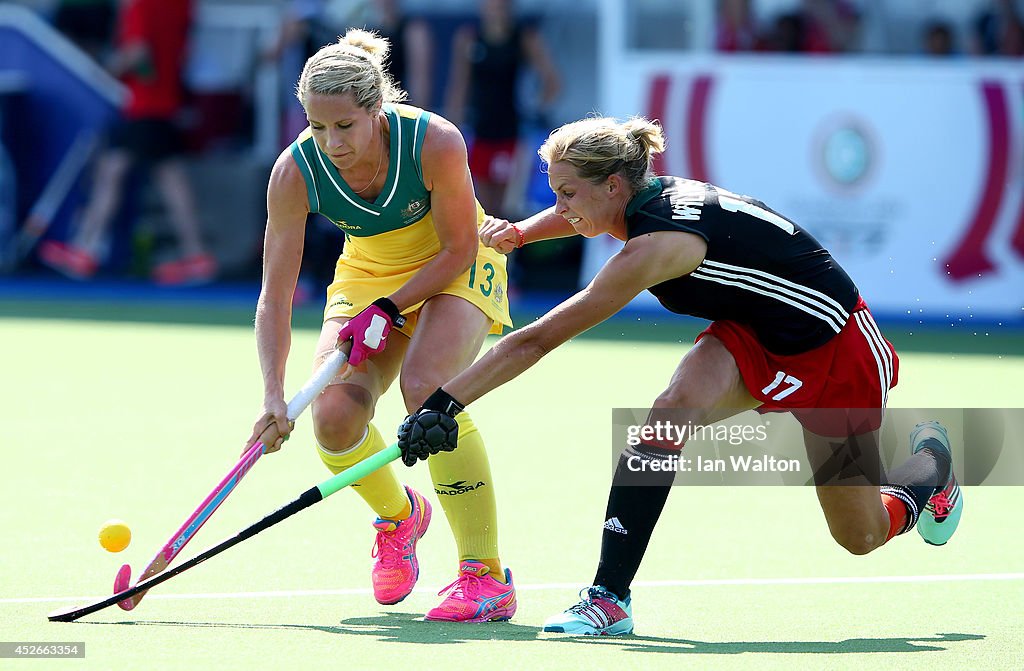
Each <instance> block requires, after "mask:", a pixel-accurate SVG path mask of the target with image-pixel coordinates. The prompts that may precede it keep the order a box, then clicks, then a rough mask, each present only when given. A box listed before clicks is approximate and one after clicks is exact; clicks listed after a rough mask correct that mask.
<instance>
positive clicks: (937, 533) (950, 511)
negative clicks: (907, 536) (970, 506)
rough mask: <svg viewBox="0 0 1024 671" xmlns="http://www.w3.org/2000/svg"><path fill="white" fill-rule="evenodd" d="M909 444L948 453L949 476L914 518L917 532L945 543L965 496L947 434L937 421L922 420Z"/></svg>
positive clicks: (916, 448)
mask: <svg viewBox="0 0 1024 671" xmlns="http://www.w3.org/2000/svg"><path fill="white" fill-rule="evenodd" d="M910 445H911V446H912V447H911V449H912V450H913V452H914V453H915V454H916V453H917V452H920V451H921V450H923V449H924V448H926V447H927V448H930V449H932V450H935V451H937V452H944V453H945V454H946V455H947V456H948V457H949V463H950V466H949V478H948V479H947V480H946V484H944V485H943V486H942V487H941V488H936V490H935V493H934V494H932V496H931V498H929V499H928V503H927V504H926V505H925V507H924V510H922V511H921V516H920V517H919V518H918V521H917V533H919V534H921V538H923V539H924V542H925V543H928V544H929V545H945V544H946V542H947V541H948V540H949V539H950V538H951V537H952V536H953V532H954V531H956V527H957V525H958V524H959V523H960V515H961V514H963V511H964V497H963V495H962V493H961V492H960V485H958V484H957V481H956V476H955V475H954V474H953V455H952V453H951V451H950V449H949V434H947V433H946V428H945V427H944V426H942V425H941V424H939V423H938V422H921V423H920V424H918V425H917V426H915V427H914V429H913V431H911V432H910Z"/></svg>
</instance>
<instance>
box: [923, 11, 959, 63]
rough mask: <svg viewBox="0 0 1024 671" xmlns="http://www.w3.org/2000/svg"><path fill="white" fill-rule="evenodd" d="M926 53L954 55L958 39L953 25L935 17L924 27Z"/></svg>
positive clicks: (930, 54) (929, 54)
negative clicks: (954, 33)
mask: <svg viewBox="0 0 1024 671" xmlns="http://www.w3.org/2000/svg"><path fill="white" fill-rule="evenodd" d="M923 43H924V53H925V55H928V56H953V55H955V54H956V39H955V37H954V35H953V26H951V25H950V24H949V23H947V22H945V21H943V20H941V19H933V20H931V21H929V22H928V23H926V24H925V27H924V40H923Z"/></svg>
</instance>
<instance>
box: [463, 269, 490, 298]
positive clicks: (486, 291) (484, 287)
mask: <svg viewBox="0 0 1024 671" xmlns="http://www.w3.org/2000/svg"><path fill="white" fill-rule="evenodd" d="M494 273H495V270H494V265H493V264H492V263H490V262H488V263H485V264H484V265H483V266H481V268H480V277H477V272H476V263H474V264H473V265H472V266H471V267H470V269H469V288H470V289H472V288H474V287H476V288H477V289H478V290H479V291H480V293H481V294H483V295H484V296H490V295H491V292H492V291H494ZM478 280H479V281H478Z"/></svg>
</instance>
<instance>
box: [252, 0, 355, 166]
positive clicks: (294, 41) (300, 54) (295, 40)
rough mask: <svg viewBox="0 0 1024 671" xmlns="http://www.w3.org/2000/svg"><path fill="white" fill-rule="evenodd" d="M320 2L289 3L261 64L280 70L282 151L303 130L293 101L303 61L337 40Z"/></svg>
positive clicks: (300, 114) (303, 118) (302, 119)
mask: <svg viewBox="0 0 1024 671" xmlns="http://www.w3.org/2000/svg"><path fill="white" fill-rule="evenodd" d="M326 10H327V6H326V3H325V2H324V0H289V1H288V3H287V6H286V7H285V8H284V10H283V12H282V16H281V28H280V30H279V31H278V34H277V39H276V40H275V41H274V44H273V45H272V46H271V47H270V48H269V49H268V50H267V51H266V52H265V53H264V54H263V58H264V60H267V61H278V62H279V63H280V66H281V77H280V79H281V82H282V88H281V96H282V109H283V111H282V115H281V146H282V147H286V146H288V145H289V144H291V143H292V141H293V140H294V139H295V137H296V136H297V135H298V134H299V133H300V132H302V130H303V129H305V128H306V126H307V125H308V124H307V121H306V112H305V110H303V109H302V105H300V104H299V101H298V100H297V99H296V98H295V82H296V81H297V80H298V78H299V73H300V72H301V71H302V66H303V64H305V62H306V59H308V58H309V57H310V56H312V55H313V54H315V53H316V51H317V49H319V48H320V47H322V46H323V45H325V44H328V43H330V42H333V41H334V40H336V39H337V31H332V30H331V28H330V21H329V20H328V18H327V15H326Z"/></svg>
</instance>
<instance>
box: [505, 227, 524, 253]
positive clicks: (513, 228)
mask: <svg viewBox="0 0 1024 671" xmlns="http://www.w3.org/2000/svg"><path fill="white" fill-rule="evenodd" d="M509 226H511V227H512V230H513V231H515V232H516V237H517V238H518V239H519V244H517V245H516V249H519V248H520V247H522V246H523V245H525V244H526V236H525V235H523V232H522V231H520V230H519V227H518V226H516V225H515V224H509Z"/></svg>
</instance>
